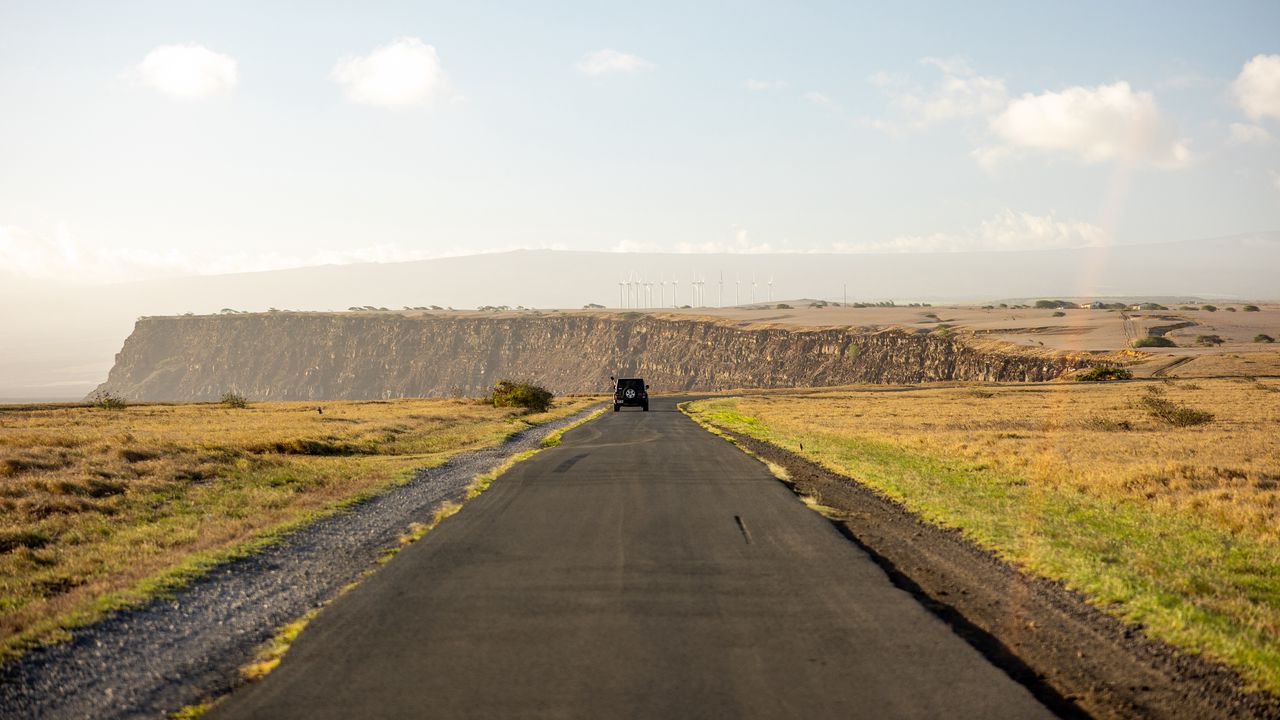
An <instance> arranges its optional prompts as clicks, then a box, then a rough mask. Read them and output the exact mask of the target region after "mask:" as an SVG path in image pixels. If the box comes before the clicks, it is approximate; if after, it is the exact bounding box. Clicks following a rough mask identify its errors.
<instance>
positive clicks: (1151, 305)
mask: <svg viewBox="0 0 1280 720" xmlns="http://www.w3.org/2000/svg"><path fill="white" fill-rule="evenodd" d="M1139 308H1140V309H1142V310H1168V309H1169V308H1167V307H1165V306H1163V305H1161V304H1160V303H1153V302H1145V303H1142V305H1140V306H1139Z"/></svg>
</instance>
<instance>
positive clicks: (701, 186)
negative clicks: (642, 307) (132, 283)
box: [0, 0, 1280, 286]
mask: <svg viewBox="0 0 1280 720" xmlns="http://www.w3.org/2000/svg"><path fill="white" fill-rule="evenodd" d="M1276 28H1280V3H1276V2H1256V3H1249V2H1234V3H1233V2H1218V3H1213V4H1209V3H1196V2H1151V3H1143V2H1125V3H1110V2H1108V3H1091V2H1078V3H1048V2H1044V3H1008V4H1003V3H981V2H970V3H948V2H902V3H874V4H870V3H844V2H830V3H816V2H815V3H799V2H785V3H784V2H777V3H758V2H700V3H684V2H670V3H662V2H646V3H599V2H590V3H589V2H582V3H570V2H562V3H536V4H535V3H516V2H510V3H497V2H457V3H433V2H413V3H409V2H370V3H329V2H287V1H278V2H272V3H269V4H268V3H259V2H229V1H221V2H171V1H165V2H113V3H99V2H83V3H72V2H56V1H50V2H38V3H35V2H21V3H20V2H13V1H11V0H0V282H4V283H6V284H9V285H10V286H20V285H21V284H23V283H40V284H43V285H48V284H64V283H65V284H72V285H75V284H96V283H105V282H120V281H128V280H135V279H147V278H162V277H173V276H182V275H189V274H214V273H225V272H240V271H251V270H266V269H276V268H283V267H299V266H308V265H316V264H324V263H344V262H364V261H383V262H386V261H397V260H412V259H422V258H431V257H443V256H454V255H465V254H472V253H482V252H496V251H502V250H510V249H516V248H551V249H568V250H600V251H672V252H743V253H761V252H948V251H966V250H1001V251H1015V250H1030V249H1042V248H1055V247H1079V246H1095V245H1106V244H1134V243H1151V242H1160V241H1172V240H1187V239H1195V238H1210V237H1221V236H1227V235H1235V234H1241V233H1252V232H1262V231H1270V230H1277V229H1280V33H1277V32H1276Z"/></svg>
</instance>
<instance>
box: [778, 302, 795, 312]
mask: <svg viewBox="0 0 1280 720" xmlns="http://www.w3.org/2000/svg"><path fill="white" fill-rule="evenodd" d="M774 309H775V310H793V309H794V308H792V307H791V306H790V305H788V304H786V303H778V304H777V305H776V306H775V307H774Z"/></svg>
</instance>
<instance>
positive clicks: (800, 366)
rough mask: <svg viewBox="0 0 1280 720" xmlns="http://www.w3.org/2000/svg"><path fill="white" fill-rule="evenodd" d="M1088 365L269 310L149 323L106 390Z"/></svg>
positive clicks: (185, 392) (1025, 373)
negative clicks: (266, 312)
mask: <svg viewBox="0 0 1280 720" xmlns="http://www.w3.org/2000/svg"><path fill="white" fill-rule="evenodd" d="M1089 363H1090V358H1089V357H1088V356H1087V355H1081V354H1065V353H1055V352H1049V351H1036V350H1027V349H1022V348H1015V347H1013V346H1006V345H1001V344H999V343H993V342H981V341H976V340H974V339H973V338H971V337H969V336H966V335H963V334H957V333H953V334H947V333H946V332H931V333H925V332H917V331H912V330H904V329H899V328H889V329H857V328H821V329H812V330H795V329H784V328H772V327H742V326H737V325H733V324H730V323H725V322H718V321H713V320H687V319H663V318H657V317H652V316H646V315H637V314H629V315H615V314H607V313H599V314H559V313H556V314H545V315H539V316H520V317H483V316H479V317H477V316H456V315H453V316H446V315H400V314H392V313H385V314H359V313H332V314H326V313H269V314H259V315H227V316H201V317H153V318H143V319H141V320H139V321H138V323H137V325H136V326H135V327H134V331H133V334H132V335H130V336H129V338H128V339H127V340H126V341H125V343H124V347H123V349H122V350H121V351H120V353H118V354H117V355H116V362H115V366H114V367H113V368H112V369H111V373H110V375H109V377H108V379H107V382H106V383H104V384H103V385H102V386H101V387H100V388H99V389H100V390H106V391H110V392H112V393H114V394H117V395H119V396H122V397H124V398H127V399H132V400H216V399H218V398H219V397H221V396H222V394H223V393H224V392H227V391H229V390H234V391H236V392H238V393H241V394H243V395H245V396H247V397H249V398H250V399H256V400H265V399H272V400H319V399H382V398H396V397H411V396H457V395H479V394H482V393H484V392H485V391H487V390H488V389H489V388H490V387H492V385H493V383H494V382H496V381H497V380H499V379H502V378H512V379H529V380H533V381H536V382H538V383H540V384H543V385H545V386H546V387H548V388H550V389H551V390H553V391H555V392H557V393H599V392H604V391H606V390H608V389H609V376H610V375H619V376H640V377H644V378H646V379H647V380H648V381H649V383H650V384H651V385H652V386H653V388H654V391H655V392H658V391H662V392H674V391H686V390H727V389H733V388H748V387H750V388H771V387H809V386H822V385H844V384H851V383H864V382H866V383H916V382H928V381H936V380H983V381H1038V380H1049V379H1053V378H1056V377H1059V376H1061V375H1062V374H1063V373H1065V372H1068V371H1070V370H1073V369H1076V368H1079V367H1083V366H1085V365H1088V364H1089Z"/></svg>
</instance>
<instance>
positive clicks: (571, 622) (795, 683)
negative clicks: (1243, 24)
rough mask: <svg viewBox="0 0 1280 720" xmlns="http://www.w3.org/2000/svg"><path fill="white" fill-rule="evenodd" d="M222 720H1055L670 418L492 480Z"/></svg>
mask: <svg viewBox="0 0 1280 720" xmlns="http://www.w3.org/2000/svg"><path fill="white" fill-rule="evenodd" d="M213 715H214V716H215V717H220V718H249V717H252V718H357V717H359V718H384V717H385V718H408V717H443V718H449V717H477V718H494V717H530V716H534V717H573V718H578V717H581V718H596V717H655V718H688V717H866V718H935V717H946V718H1037V717H1050V716H1051V715H1050V713H1049V712H1048V711H1047V710H1045V709H1044V707H1043V706H1041V705H1040V704H1039V703H1038V702H1037V701H1036V700H1035V699H1034V698H1033V697H1032V696H1031V695H1030V694H1029V693H1028V692H1027V691H1026V690H1025V689H1024V688H1023V687H1022V686H1020V685H1018V684H1016V683H1014V682H1013V681H1011V680H1010V679H1009V678H1008V677H1007V676H1005V675H1004V674H1003V673H1002V672H1001V671H1000V670H998V669H997V668H995V667H993V666H992V665H990V664H989V663H988V662H987V661H986V660H985V659H984V658H983V657H982V656H981V655H980V654H978V653H977V652H976V651H975V650H973V649H972V648H971V647H969V645H967V644H966V643H965V642H964V641H962V640H961V639H960V638H958V637H957V636H956V635H954V634H953V633H952V632H951V631H950V629H949V628H948V627H947V626H946V625H945V624H943V623H942V622H941V621H939V620H938V619H936V618H935V617H934V616H932V615H931V614H929V613H928V612H927V611H926V610H924V609H923V608H922V607H920V606H919V605H918V604H917V603H916V602H915V601H914V600H912V598H911V597H910V596H909V595H907V594H906V593H904V592H902V591H900V590H898V589H896V588H895V587H893V586H892V585H891V584H890V582H889V580H888V578H887V577H886V576H885V574H884V573H883V571H881V570H880V568H879V567H877V566H876V565H875V564H874V562H873V561H872V560H871V559H870V558H869V557H868V556H867V555H866V554H865V553H863V552H862V551H861V550H859V549H858V548H857V547H856V546H854V545H853V544H852V543H850V542H849V541H848V540H846V539H845V538H844V537H842V536H841V535H840V534H839V533H838V532H837V531H836V530H835V529H834V528H833V527H832V526H831V525H830V523H828V522H827V521H826V520H825V519H823V518H822V517H821V516H819V515H818V514H817V513H814V512H813V511H811V510H809V509H808V508H806V507H805V506H804V505H803V504H802V503H801V502H800V501H799V500H797V499H796V498H795V496H794V495H793V494H792V493H791V492H790V490H788V489H787V488H786V487H785V486H783V485H782V484H781V483H779V482H778V481H776V480H775V479H774V478H773V477H772V476H771V475H770V474H769V473H768V471H767V470H766V469H765V468H764V466H763V465H761V464H760V463H759V462H757V461H756V460H754V459H752V458H750V457H748V456H747V455H745V454H744V453H742V452H741V451H739V450H738V449H737V448H735V447H733V446H732V445H730V444H729V443H727V442H725V441H723V440H721V439H719V438H717V437H715V436H713V435H711V434H709V433H707V432H706V431H704V430H702V429H701V428H699V427H698V426H697V425H696V424H694V423H693V422H692V421H691V420H689V419H688V418H686V417H685V416H684V415H682V414H681V413H679V411H677V410H676V408H675V403H674V401H672V400H669V399H658V398H655V399H654V402H653V410H652V411H651V412H648V413H643V412H640V411H638V410H634V409H628V410H624V411H623V412H621V413H613V412H610V413H606V414H605V415H604V416H603V417H601V418H600V419H598V420H595V421H593V422H591V423H588V424H587V425H585V426H582V427H581V428H578V429H576V430H574V431H571V432H570V433H568V434H567V435H566V436H565V438H564V443H563V444H562V445H561V446H559V447H557V448H554V449H552V450H548V451H545V452H542V453H540V454H538V455H537V456H535V457H533V458H532V459H530V460H527V461H525V462H523V463H520V464H519V465H517V466H516V467H515V468H513V469H512V470H511V471H510V472H508V473H507V474H505V475H503V476H502V477H500V478H499V479H498V480H497V481H495V482H494V483H493V486H492V487H491V488H490V489H489V490H488V491H487V492H485V493H484V494H483V495H481V496H480V497H478V498H476V499H475V500H472V501H471V502H469V503H467V504H466V506H465V507H464V508H463V510H462V511H461V512H460V513H458V514H457V515H455V516H454V517H452V518H450V519H449V520H447V521H446V522H444V523H442V524H441V525H440V526H439V527H438V528H436V529H435V530H433V531H432V532H430V533H429V534H428V535H427V536H426V537H424V538H423V539H422V540H420V541H418V542H417V543H414V544H413V545H411V546H409V547H408V548H406V549H405V550H404V551H403V552H401V553H400V554H399V555H398V556H397V557H396V558H395V559H394V560H393V561H392V562H391V563H389V564H388V565H387V566H386V567H385V568H383V569H382V570H380V571H379V572H377V573H376V574H374V575H373V576H372V577H370V578H369V579H367V580H366V581H365V582H364V583H362V584H361V585H360V586H359V587H357V588H356V589H355V590H353V591H351V592H350V593H348V594H347V595H345V596H343V597H341V598H339V599H338V600H336V601H335V602H334V603H333V604H332V605H331V606H329V607H328V608H326V609H325V610H324V611H323V612H322V613H320V615H319V616H318V617H317V618H316V619H315V620H313V621H312V622H311V624H310V626H309V627H308V628H307V629H306V631H305V632H303V633H302V635H301V636H300V637H299V638H298V640H297V642H296V643H295V644H294V646H293V648H292V649H291V650H290V651H289V653H288V655H286V657H285V659H284V661H283V662H282V663H281V665H280V667H278V668H277V669H276V670H275V671H274V672H273V673H271V674H270V675H269V676H268V677H267V678H266V679H264V680H262V681H260V682H258V683H254V684H252V685H250V686H248V687H247V688H245V689H243V690H241V691H239V692H237V693H235V694H233V695H232V696H231V697H230V698H228V699H227V700H226V701H225V702H224V703H222V704H221V705H219V706H218V707H217V708H216V710H215V711H214V713H213Z"/></svg>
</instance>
